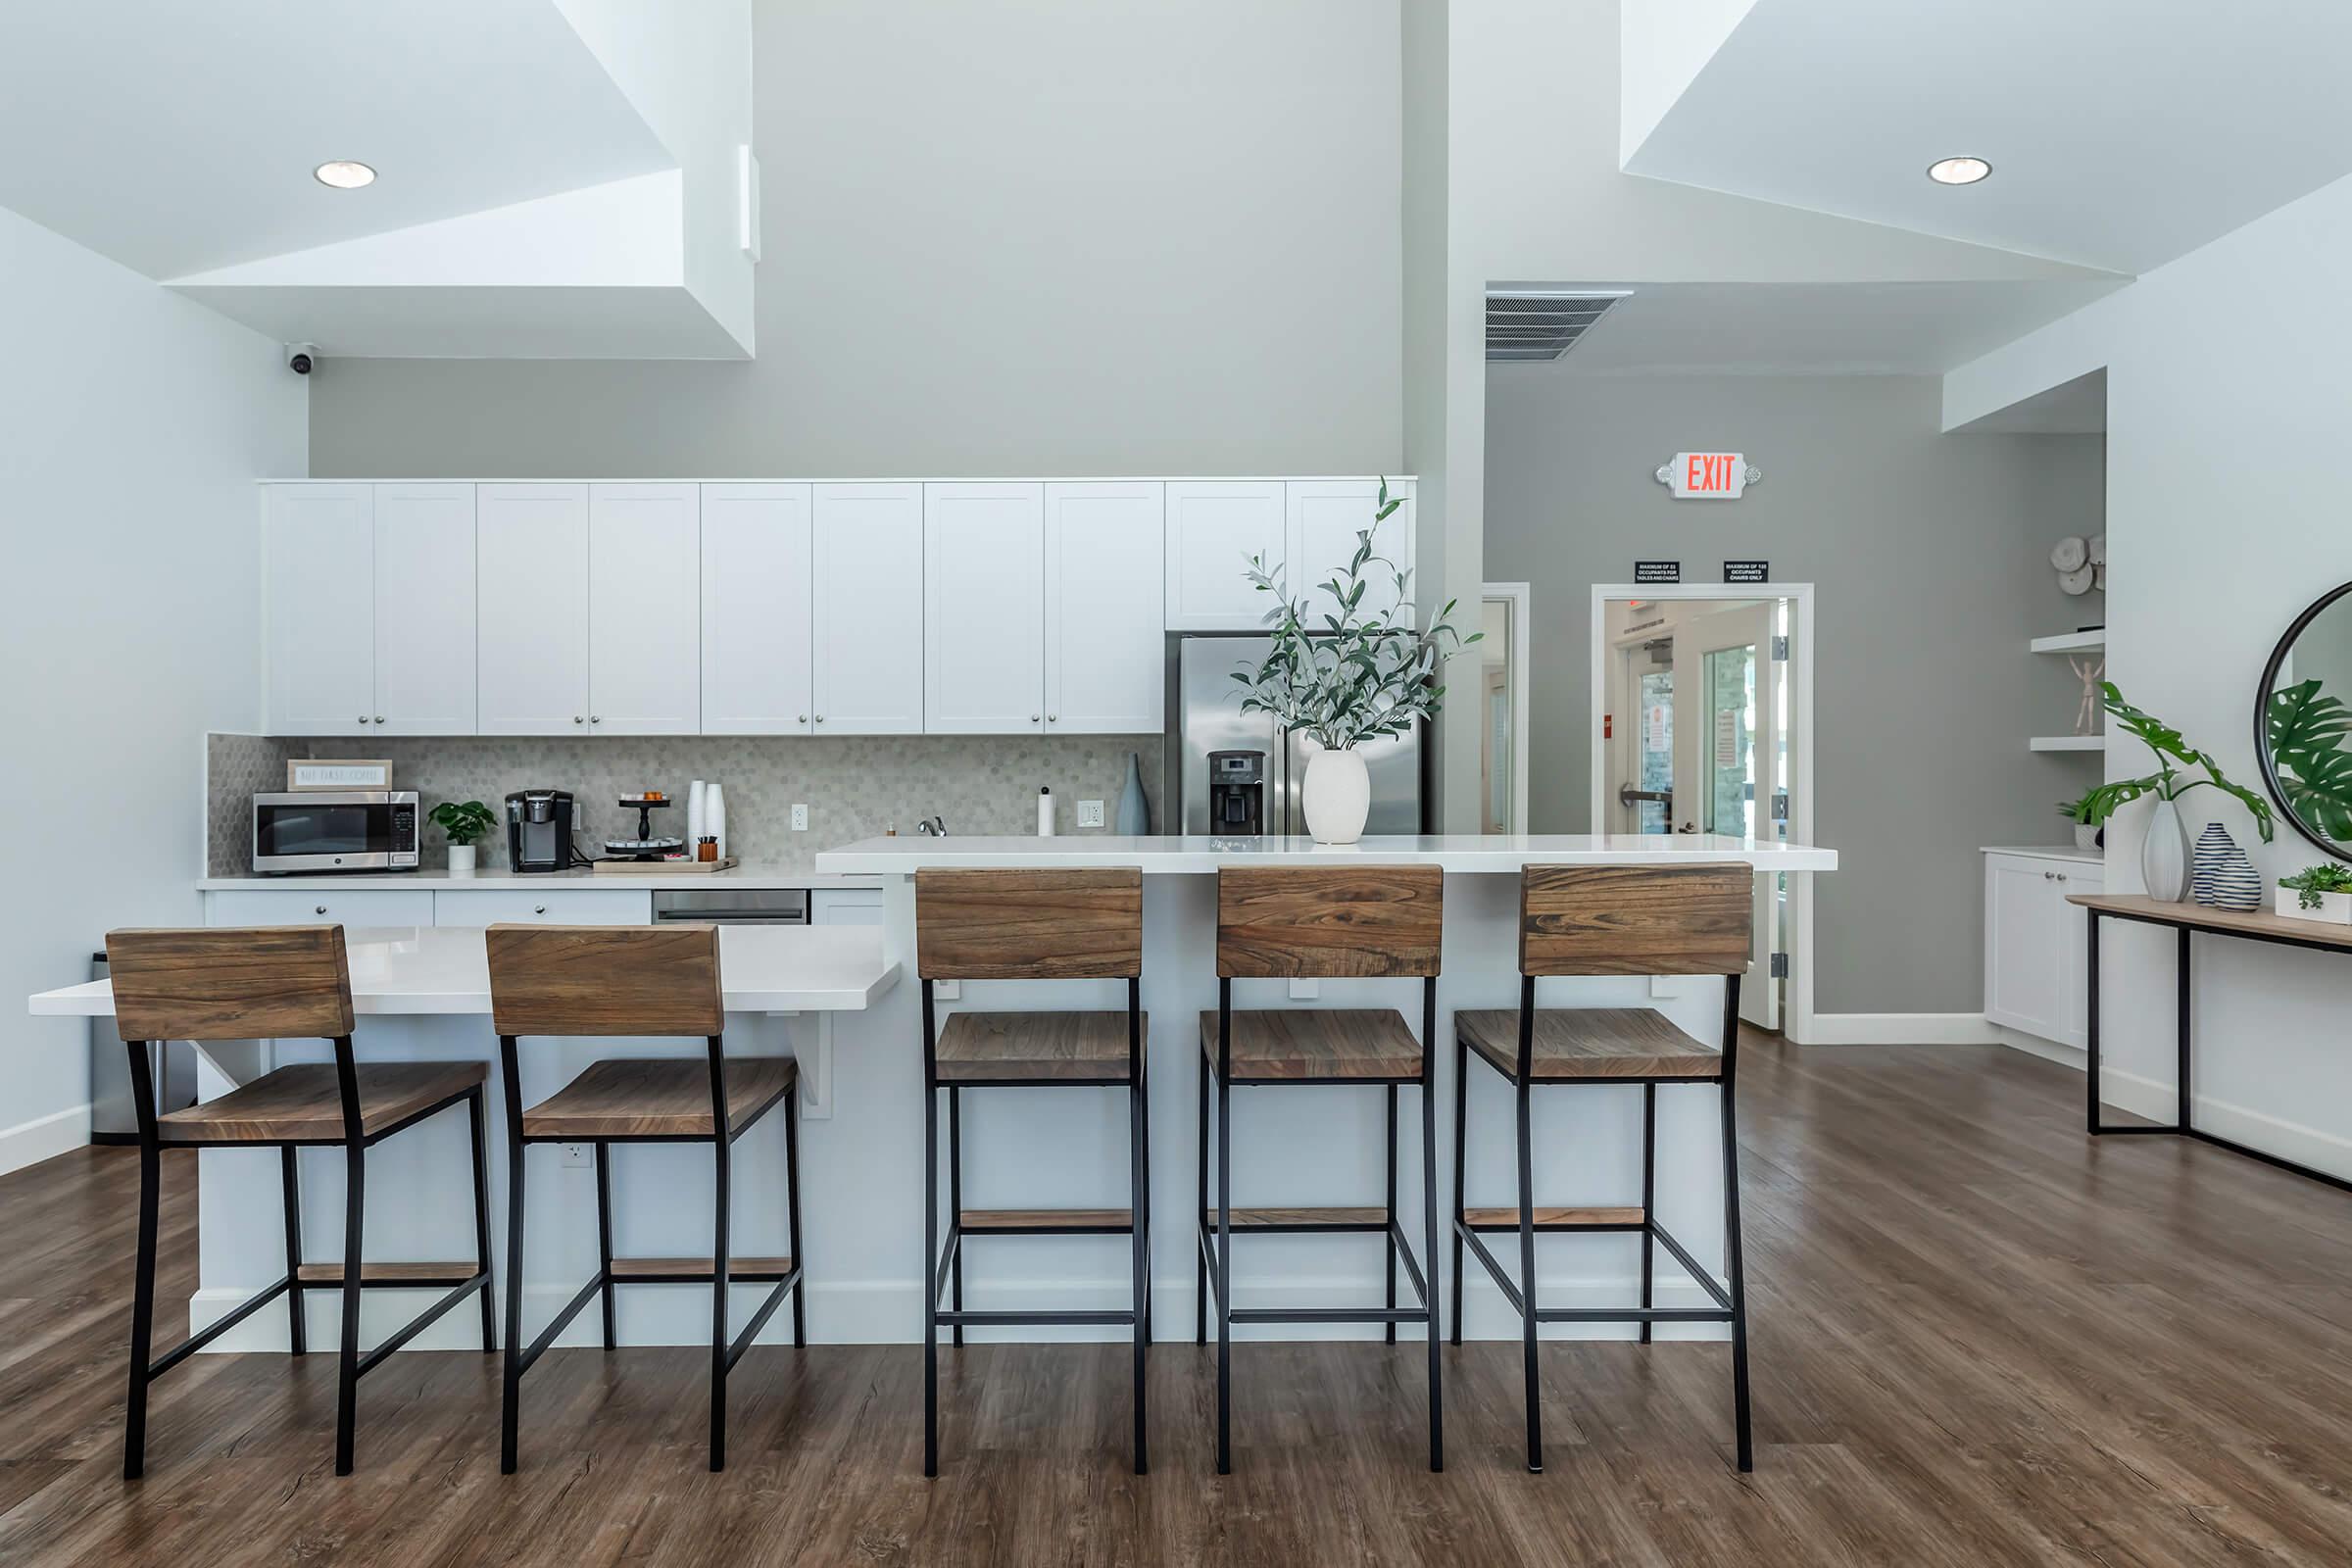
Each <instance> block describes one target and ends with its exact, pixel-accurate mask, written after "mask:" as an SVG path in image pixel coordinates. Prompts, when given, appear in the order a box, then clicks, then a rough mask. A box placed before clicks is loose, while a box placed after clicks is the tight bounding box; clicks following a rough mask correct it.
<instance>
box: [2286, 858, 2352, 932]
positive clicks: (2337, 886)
mask: <svg viewBox="0 0 2352 1568" xmlns="http://www.w3.org/2000/svg"><path fill="white" fill-rule="evenodd" d="M2273 907H2275V908H2277V909H2278V912H2279V913H2280V914H2283V915H2285V916H2286V917H2287V918H2288V919H2290V920H2321V921H2325V922H2326V923H2327V924H2328V925H2352V865H2346V864H2344V862H2343V861H2341V860H2322V861H2321V862H2320V863H2319V864H2317V865H2307V866H2305V867H2304V868H2303V869H2302V870H2300V871H2297V872H2296V873H2295V874H2294V875H2293V876H2282V877H2280V878H2279V879H2278V894H2277V897H2276V901H2275V903H2274V906H2273Z"/></svg>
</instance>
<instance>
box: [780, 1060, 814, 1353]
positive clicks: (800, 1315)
mask: <svg viewBox="0 0 2352 1568" xmlns="http://www.w3.org/2000/svg"><path fill="white" fill-rule="evenodd" d="M784 1218H785V1223H786V1224H788V1225H790V1226H791V1227H792V1266H793V1267H794V1268H797V1269H799V1270H800V1271H801V1283H800V1284H798V1285H795V1286H794V1287H793V1288H792V1343H793V1346H794V1348H796V1349H807V1348H809V1322H808V1316H807V1314H806V1313H804V1312H803V1311H802V1310H801V1298H802V1297H804V1296H806V1295H808V1294H809V1256H808V1251H809V1250H808V1248H807V1247H806V1246H805V1245H803V1243H802V1241H801V1089H800V1084H799V1083H798V1082H797V1081H796V1082H795V1083H794V1084H793V1086H792V1087H791V1088H789V1089H787V1090H785V1091H784Z"/></svg>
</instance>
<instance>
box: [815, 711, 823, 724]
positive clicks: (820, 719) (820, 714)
mask: <svg viewBox="0 0 2352 1568" xmlns="http://www.w3.org/2000/svg"><path fill="white" fill-rule="evenodd" d="M816 721H817V722H818V723H819V724H822V723H823V722H824V721H825V715H824V714H822V713H819V714H817V715H816Z"/></svg>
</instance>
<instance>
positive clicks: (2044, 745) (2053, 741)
mask: <svg viewBox="0 0 2352 1568" xmlns="http://www.w3.org/2000/svg"><path fill="white" fill-rule="evenodd" d="M2026 744H2027V745H2028V746H2031V747H2032V748H2033V749H2034V750H2035V751H2037V752H2103V751H2105V750H2106V749H2107V737H2106V736H2104V735H2036V736H2034V738H2033V739H2032V740H2030V741H2028V742H2027V743H2026Z"/></svg>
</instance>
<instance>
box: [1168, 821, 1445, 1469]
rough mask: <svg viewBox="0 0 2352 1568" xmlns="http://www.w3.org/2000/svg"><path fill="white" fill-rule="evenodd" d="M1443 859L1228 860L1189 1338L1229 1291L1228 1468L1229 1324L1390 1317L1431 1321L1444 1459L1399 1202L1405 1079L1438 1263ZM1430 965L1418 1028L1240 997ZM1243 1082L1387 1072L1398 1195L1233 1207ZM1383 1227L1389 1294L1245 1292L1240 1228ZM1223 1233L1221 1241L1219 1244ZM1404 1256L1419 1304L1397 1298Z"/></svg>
mask: <svg viewBox="0 0 2352 1568" xmlns="http://www.w3.org/2000/svg"><path fill="white" fill-rule="evenodd" d="M1445 890H1446V879H1445V873H1444V871H1443V870H1441V869H1440V868H1439V867H1437V866H1434V865H1413V866H1364V867H1352V866H1351V867H1346V868H1338V869H1333V868H1326V867H1321V866H1308V867H1287V866H1286V867H1254V866H1252V867H1235V868H1228V869H1226V870H1222V871H1220V872H1218V874H1217V1009H1216V1011H1214V1012H1204V1013H1202V1014H1201V1123H1200V1125H1201V1149H1200V1167H1199V1174H1200V1202H1201V1228H1200V1233H1199V1235H1200V1251H1201V1260H1202V1266H1201V1271H1200V1274H1199V1276H1198V1283H1197V1284H1196V1286H1195V1288H1194V1328H1193V1337H1194V1341H1195V1343H1197V1344H1206V1343H1207V1339H1208V1298H1209V1294H1210V1289H1211V1287H1212V1286H1213V1287H1214V1291H1215V1296H1216V1302H1217V1473H1218V1474H1219V1475H1230V1474H1231V1473H1232V1471H1233V1440H1232V1425H1233V1421H1232V1412H1233V1325H1234V1324H1236V1323H1379V1324H1383V1325H1385V1327H1386V1330H1387V1341H1388V1343H1389V1344H1391V1345H1394V1344H1396V1343H1397V1324H1399V1323H1423V1324H1427V1325H1428V1333H1429V1467H1430V1469H1432V1470H1443V1469H1444V1468H1445V1467H1446V1441H1445V1439H1446V1428H1445V1400H1444V1389H1443V1382H1442V1378H1443V1374H1442V1372H1441V1369H1440V1365H1439V1355H1438V1317H1437V1305H1436V1302H1437V1291H1436V1288H1435V1286H1434V1285H1433V1284H1432V1283H1431V1281H1430V1279H1429V1278H1428V1277H1427V1276H1425V1275H1424V1274H1423V1272H1422V1269H1421V1265H1420V1264H1419V1262H1418V1261H1416V1260H1415V1258H1414V1256H1413V1251H1412V1248H1411V1246H1410V1245H1409V1244H1408V1243H1407V1241H1406V1239H1405V1234H1404V1229H1403V1225H1402V1223H1401V1221H1400V1220H1399V1218H1398V1216H1397V1088H1398V1086H1400V1085H1403V1084H1418V1085H1419V1086H1420V1089H1421V1184H1422V1185H1421V1200H1422V1225H1423V1230H1422V1236H1423V1240H1424V1242H1425V1244H1426V1246H1427V1249H1428V1251H1427V1256H1428V1257H1429V1260H1430V1264H1431V1267H1432V1268H1433V1269H1434V1268H1435V1266H1436V1262H1437V1251H1438V1179H1437V1178H1438V1155H1437V1148H1438V1143H1437V1094H1436V1085H1435V1081H1434V1079H1433V1078H1432V1075H1431V1072H1430V1064H1431V1062H1432V1060H1433V1059H1434V1058H1433V1057H1432V1055H1431V1054H1430V1053H1429V1052H1428V1051H1427V1050H1425V1049H1424V1047H1423V1041H1426V1040H1429V1039H1430V1038H1432V1037H1433V1036H1435V1034H1436V1033H1437V1019H1438V969H1439V965H1440V947H1441V938H1442V935H1443V927H1444V908H1445ZM1309 977H1313V978H1323V979H1344V978H1350V977H1398V978H1412V977H1418V978H1419V979H1420V981H1421V1036H1420V1038H1419V1039H1416V1038H1415V1037H1414V1035H1413V1033H1412V1030H1411V1029H1410V1028H1409V1027H1408V1026H1407V1025H1406V1023H1405V1020H1404V1016H1403V1015H1402V1014H1401V1013H1399V1012H1397V1010H1395V1009H1394V1008H1329V1009H1289V1010H1282V1011H1272V1010H1265V1011H1261V1010H1247V1011H1239V1012H1237V1011H1235V1010H1234V1006H1233V982H1234V981H1235V980H1237V979H1303V978H1309ZM1212 1079H1214V1081H1215V1089H1216V1118H1215V1119H1216V1128H1217V1152H1216V1164H1217V1201H1216V1205H1215V1206H1214V1207H1211V1206H1210V1205H1209V1201H1208V1162H1209V1160H1208V1128H1209V1089H1210V1081H1211V1080H1212ZM1236 1085H1242V1086H1274V1085H1289V1086H1293V1087H1297V1086H1299V1085H1320V1086H1326V1087H1329V1086H1333V1085H1343V1086H1351V1085H1377V1086H1382V1087H1385V1089H1386V1091H1387V1101H1388V1197H1387V1201H1386V1203H1385V1204H1384V1205H1383V1206H1380V1207H1376V1208H1375V1207H1341V1208H1329V1207H1326V1208H1301V1207H1280V1208H1269V1207H1262V1206H1251V1207H1247V1208H1237V1207H1235V1206H1234V1204H1233V1123H1232V1118H1231V1115H1230V1110H1231V1092H1232V1090H1233V1088H1234V1087H1235V1086H1236ZM1241 1230H1246V1231H1250V1232H1255V1233H1261V1234H1263V1233H1287V1234H1314V1235H1334V1234H1338V1235H1348V1234H1357V1235H1368V1236H1384V1237H1386V1238H1387V1241H1388V1253H1389V1289H1388V1304H1387V1305H1386V1306H1384V1307H1280V1308H1250V1309H1236V1308H1235V1307H1234V1305H1233V1290H1232V1281H1233V1235H1234V1232H1236V1231H1241ZM1212 1241H1213V1245H1212ZM1399 1263H1401V1264H1402V1265H1403V1268H1404V1270H1405V1273H1406V1274H1407V1275H1408V1276H1409V1277H1410V1279H1411V1281H1412V1286H1413V1291H1414V1293H1415V1295H1416V1296H1417V1297H1418V1298H1419V1301H1420V1304H1419V1305H1418V1306H1405V1307H1399V1306H1398V1305H1397V1266H1398V1264H1399Z"/></svg>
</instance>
